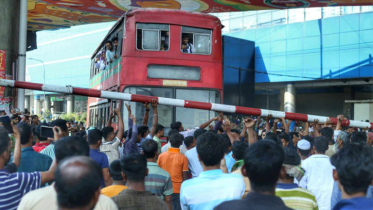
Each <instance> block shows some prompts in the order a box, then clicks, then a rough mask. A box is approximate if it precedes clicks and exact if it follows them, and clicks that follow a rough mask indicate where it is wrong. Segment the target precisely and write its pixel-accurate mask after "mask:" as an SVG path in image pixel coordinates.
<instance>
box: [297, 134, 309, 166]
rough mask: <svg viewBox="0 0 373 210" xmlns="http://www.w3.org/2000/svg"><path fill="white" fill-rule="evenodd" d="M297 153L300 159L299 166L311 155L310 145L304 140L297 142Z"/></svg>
mask: <svg viewBox="0 0 373 210" xmlns="http://www.w3.org/2000/svg"><path fill="white" fill-rule="evenodd" d="M297 152H298V154H299V156H300V159H301V164H302V163H303V161H304V160H306V159H307V158H308V157H309V156H310V153H311V143H310V142H309V141H307V140H305V139H302V140H300V141H298V143H297Z"/></svg>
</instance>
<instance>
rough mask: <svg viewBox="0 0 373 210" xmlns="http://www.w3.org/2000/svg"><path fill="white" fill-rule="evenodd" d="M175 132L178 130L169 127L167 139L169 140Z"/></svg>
mask: <svg viewBox="0 0 373 210" xmlns="http://www.w3.org/2000/svg"><path fill="white" fill-rule="evenodd" d="M175 133H179V130H177V129H171V130H170V131H168V136H167V138H168V140H170V138H171V136H172V134H175Z"/></svg>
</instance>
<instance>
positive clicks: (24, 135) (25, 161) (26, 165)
mask: <svg viewBox="0 0 373 210" xmlns="http://www.w3.org/2000/svg"><path fill="white" fill-rule="evenodd" d="M17 127H18V130H19V133H20V135H21V148H22V154H21V164H20V166H19V167H18V169H17V171H18V172H35V171H48V169H49V168H50V166H51V165H52V158H50V157H48V156H47V155H44V154H40V153H37V152H35V151H34V149H33V148H32V140H33V136H32V131H31V126H30V125H28V124H27V123H19V124H18V126H17Z"/></svg>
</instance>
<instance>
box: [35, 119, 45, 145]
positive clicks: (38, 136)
mask: <svg viewBox="0 0 373 210" xmlns="http://www.w3.org/2000/svg"><path fill="white" fill-rule="evenodd" d="M41 126H48V124H47V123H42V124H40V125H38V126H36V127H35V128H34V129H33V133H34V135H35V136H36V137H37V138H38V139H39V141H46V140H48V138H47V137H43V136H41Z"/></svg>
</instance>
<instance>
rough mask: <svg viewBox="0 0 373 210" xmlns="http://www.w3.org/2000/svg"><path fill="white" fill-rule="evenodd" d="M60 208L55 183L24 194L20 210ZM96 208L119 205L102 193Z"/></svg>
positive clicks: (112, 208) (103, 209)
mask: <svg viewBox="0 0 373 210" xmlns="http://www.w3.org/2000/svg"><path fill="white" fill-rule="evenodd" d="M40 209H48V210H58V206H57V192H56V190H55V189H54V185H51V186H48V187H43V188H40V189H37V190H34V191H31V192H29V193H27V194H26V195H25V196H23V198H22V200H21V203H20V204H19V206H18V210H40ZM94 210H118V207H117V205H116V204H115V203H114V201H113V200H111V198H109V197H107V196H106V195H103V194H100V197H99V198H98V201H97V204H96V206H95V208H94Z"/></svg>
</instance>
